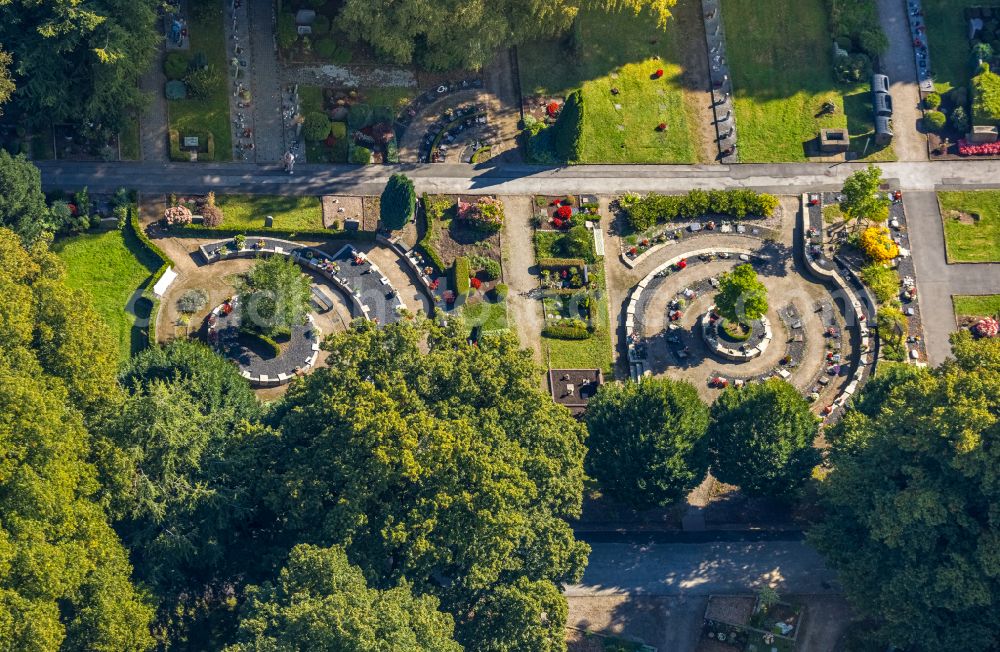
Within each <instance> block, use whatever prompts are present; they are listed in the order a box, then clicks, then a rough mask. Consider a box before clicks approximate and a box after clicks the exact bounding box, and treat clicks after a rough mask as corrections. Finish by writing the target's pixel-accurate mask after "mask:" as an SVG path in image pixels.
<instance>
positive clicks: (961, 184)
mask: <svg viewBox="0 0 1000 652" xmlns="http://www.w3.org/2000/svg"><path fill="white" fill-rule="evenodd" d="M37 165H38V167H39V168H40V169H41V170H42V182H43V184H44V185H45V187H46V188H49V189H54V188H67V189H78V188H80V187H82V186H88V187H89V188H90V190H91V191H94V192H103V191H108V190H114V189H116V188H119V187H122V186H127V187H129V188H134V189H136V190H140V191H143V192H192V193H193V192H206V191H208V190H214V191H215V192H218V193H225V192H243V193H258V194H292V195H294V194H313V195H320V194H333V193H365V194H376V193H379V192H381V191H382V189H383V187H384V186H385V182H386V181H387V180H388V178H389V176H390V175H391V174H392V173H394V172H405V173H406V174H408V175H410V176H411V177H413V179H414V182H415V184H416V186H417V191H418V192H424V191H427V192H443V193H466V192H490V193H496V194H501V195H530V194H536V193H537V194H546V195H553V194H565V193H581V192H587V193H591V194H604V195H612V194H618V193H621V192H624V191H628V190H632V191H638V192H643V191H651V190H655V191H659V192H672V191H685V190H690V189H691V188H705V189H715V188H733V187H747V188H755V189H757V190H761V191H768V192H776V193H783V194H797V193H800V192H804V191H810V190H839V189H840V187H841V186H842V185H843V181H844V179H845V178H846V177H847V176H848V175H849V174H850V173H851V172H853V171H855V170H857V169H858V168H859V167H864V166H863V164H857V163H839V164H832V165H831V164H828V163H779V164H755V163H754V164H744V165H586V166H583V165H581V166H572V167H561V168H546V167H540V166H531V165H500V166H497V167H490V166H489V164H483V165H476V166H473V165H467V164H457V163H456V164H425V165H420V164H404V165H397V166H388V165H384V166H383V165H370V166H365V167H355V166H349V165H303V166H301V167H296V172H295V174H294V175H288V174H285V173H283V172H282V171H281V170H280V168H278V167H277V166H257V165H252V164H245V163H232V164H224V163H203V164H191V163H174V164H166V165H164V164H156V163H138V162H124V163H91V162H73V161H40V162H38V164H37ZM881 167H882V169H883V170H884V172H885V176H886V178H888V179H894V180H897V181H898V183H899V186H900V187H901V188H903V189H904V190H934V189H938V188H941V187H948V188H954V189H963V188H965V189H972V188H1000V161H974V160H969V161H943V162H899V163H885V164H882V165H881Z"/></svg>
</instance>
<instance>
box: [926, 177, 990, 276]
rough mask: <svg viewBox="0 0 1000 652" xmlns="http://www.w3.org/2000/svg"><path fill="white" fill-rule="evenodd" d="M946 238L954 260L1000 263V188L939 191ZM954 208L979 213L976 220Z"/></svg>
mask: <svg viewBox="0 0 1000 652" xmlns="http://www.w3.org/2000/svg"><path fill="white" fill-rule="evenodd" d="M938 201H939V202H940V204H941V215H942V218H943V219H944V241H945V248H946V250H947V252H948V262H951V263H990V262H1000V191H997V190H982V191H978V192H939V193H938ZM954 211H958V212H960V213H965V214H969V215H978V216H979V218H978V219H977V220H975V222H974V223H969V222H968V220H959V219H956V217H955V213H954Z"/></svg>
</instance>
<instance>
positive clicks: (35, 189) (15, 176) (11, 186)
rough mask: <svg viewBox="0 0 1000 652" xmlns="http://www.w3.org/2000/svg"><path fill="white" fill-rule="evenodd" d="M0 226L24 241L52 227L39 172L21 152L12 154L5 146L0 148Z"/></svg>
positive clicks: (27, 242) (39, 235) (30, 242)
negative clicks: (15, 154)
mask: <svg viewBox="0 0 1000 652" xmlns="http://www.w3.org/2000/svg"><path fill="white" fill-rule="evenodd" d="M0 226H2V227H6V228H8V229H10V230H11V231H13V232H14V233H16V234H17V235H19V236H21V240H22V241H23V242H24V243H25V244H27V245H30V244H33V243H34V242H37V241H38V239H39V238H40V237H41V236H42V234H43V233H45V232H46V231H49V230H51V229H52V224H51V218H50V215H49V208H48V206H46V204H45V195H44V194H43V193H42V175H41V173H40V172H39V171H38V168H37V167H35V166H34V165H33V164H32V163H31V161H29V160H28V159H26V158H25V157H24V155H23V154H19V155H18V156H11V155H10V154H8V153H7V151H6V150H0Z"/></svg>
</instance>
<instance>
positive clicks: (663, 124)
mask: <svg viewBox="0 0 1000 652" xmlns="http://www.w3.org/2000/svg"><path fill="white" fill-rule="evenodd" d="M656 129H657V131H666V130H667V123H666V122H661V123H660V124H658V125H656Z"/></svg>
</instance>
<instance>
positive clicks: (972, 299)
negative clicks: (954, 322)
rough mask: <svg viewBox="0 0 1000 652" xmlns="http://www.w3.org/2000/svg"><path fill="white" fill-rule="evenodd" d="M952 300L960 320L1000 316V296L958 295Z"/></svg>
mask: <svg viewBox="0 0 1000 652" xmlns="http://www.w3.org/2000/svg"><path fill="white" fill-rule="evenodd" d="M951 300H952V302H953V303H954V304H955V316H956V317H959V318H961V317H992V316H994V315H1000V294H980V295H956V296H953V297H952V298H951Z"/></svg>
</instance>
